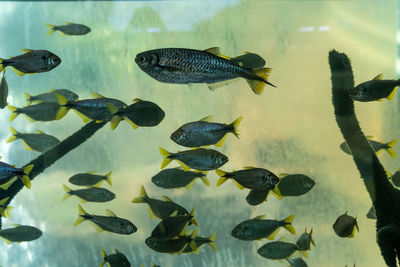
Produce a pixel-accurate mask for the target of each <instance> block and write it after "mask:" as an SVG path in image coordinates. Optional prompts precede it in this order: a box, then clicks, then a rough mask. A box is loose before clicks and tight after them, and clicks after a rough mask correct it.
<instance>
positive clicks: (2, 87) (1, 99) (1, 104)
mask: <svg viewBox="0 0 400 267" xmlns="http://www.w3.org/2000/svg"><path fill="white" fill-rule="evenodd" d="M7 97H8V84H7V81H6V79H5V78H4V72H3V77H1V82H0V108H1V109H3V108H5V107H6V106H7Z"/></svg>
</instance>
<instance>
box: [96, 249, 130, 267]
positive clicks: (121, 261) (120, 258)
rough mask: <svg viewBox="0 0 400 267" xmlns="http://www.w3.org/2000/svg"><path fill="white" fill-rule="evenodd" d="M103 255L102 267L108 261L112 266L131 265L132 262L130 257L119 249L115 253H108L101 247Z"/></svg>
mask: <svg viewBox="0 0 400 267" xmlns="http://www.w3.org/2000/svg"><path fill="white" fill-rule="evenodd" d="M101 256H102V257H103V261H102V262H101V264H100V267H103V266H104V264H106V263H108V265H109V266H110V267H130V266H131V263H130V262H129V260H128V258H127V257H126V256H125V255H124V254H123V253H121V252H119V251H118V250H117V249H116V250H115V253H114V254H108V255H107V254H106V252H105V251H104V249H101Z"/></svg>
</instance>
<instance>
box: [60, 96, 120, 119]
mask: <svg viewBox="0 0 400 267" xmlns="http://www.w3.org/2000/svg"><path fill="white" fill-rule="evenodd" d="M56 97H57V100H58V104H59V105H60V106H61V108H60V113H59V114H58V115H57V116H61V117H63V116H64V115H65V114H67V112H68V110H69V109H73V110H75V112H76V113H77V114H78V116H79V117H81V118H82V120H83V121H84V122H88V121H90V120H95V121H96V122H103V121H110V120H111V117H112V114H111V112H110V111H109V109H108V107H107V105H106V104H107V103H110V104H112V105H114V106H116V107H118V108H119V109H122V108H124V107H126V104H125V103H124V102H122V101H120V100H118V99H114V98H107V97H104V96H102V95H99V94H97V93H93V97H95V98H94V99H85V100H78V101H72V102H68V100H67V99H66V98H65V97H63V96H62V95H59V94H56ZM57 119H59V118H58V117H57Z"/></svg>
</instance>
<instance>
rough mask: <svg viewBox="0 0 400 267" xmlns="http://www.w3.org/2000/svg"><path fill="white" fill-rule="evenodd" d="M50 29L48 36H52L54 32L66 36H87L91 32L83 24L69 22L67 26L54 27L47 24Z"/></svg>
mask: <svg viewBox="0 0 400 267" xmlns="http://www.w3.org/2000/svg"><path fill="white" fill-rule="evenodd" d="M46 25H47V27H49V28H50V30H49V32H48V33H47V35H50V34H52V33H53V32H54V31H60V32H62V33H63V34H66V35H85V34H88V33H89V32H90V28H89V27H88V26H86V25H83V24H77V23H71V22H67V23H66V24H65V25H59V26H54V25H51V24H46Z"/></svg>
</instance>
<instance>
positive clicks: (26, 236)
mask: <svg viewBox="0 0 400 267" xmlns="http://www.w3.org/2000/svg"><path fill="white" fill-rule="evenodd" d="M41 236H42V231H40V230H39V229H38V228H36V227H33V226H29V225H18V224H15V225H14V228H8V229H1V230H0V237H1V238H2V239H4V241H5V242H6V243H7V245H10V244H11V243H14V242H16V243H20V242H28V241H33V240H36V239H38V238H39V237H41Z"/></svg>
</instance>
